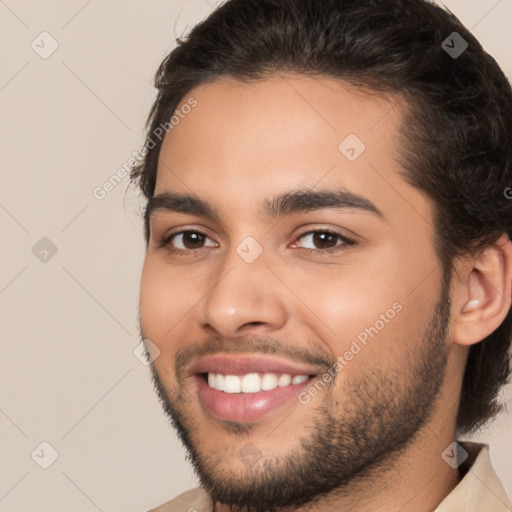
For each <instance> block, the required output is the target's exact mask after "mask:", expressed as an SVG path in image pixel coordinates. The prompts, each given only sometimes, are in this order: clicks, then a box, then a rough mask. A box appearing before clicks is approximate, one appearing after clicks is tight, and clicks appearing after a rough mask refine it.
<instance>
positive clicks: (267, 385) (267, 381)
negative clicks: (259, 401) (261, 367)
mask: <svg viewBox="0 0 512 512" xmlns="http://www.w3.org/2000/svg"><path fill="white" fill-rule="evenodd" d="M276 388H277V377H276V376H275V375H274V374H273V373H265V375H263V378H262V379H261V390H262V391H270V390H272V389H276Z"/></svg>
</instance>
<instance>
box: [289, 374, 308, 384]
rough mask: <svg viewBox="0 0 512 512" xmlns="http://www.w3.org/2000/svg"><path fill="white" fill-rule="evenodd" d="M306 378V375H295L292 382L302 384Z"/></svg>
mask: <svg viewBox="0 0 512 512" xmlns="http://www.w3.org/2000/svg"><path fill="white" fill-rule="evenodd" d="M307 380H308V376H307V375H295V377H293V379H292V384H302V383H303V382H306V381H307Z"/></svg>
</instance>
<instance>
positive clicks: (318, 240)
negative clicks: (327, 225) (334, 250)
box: [313, 233, 336, 247]
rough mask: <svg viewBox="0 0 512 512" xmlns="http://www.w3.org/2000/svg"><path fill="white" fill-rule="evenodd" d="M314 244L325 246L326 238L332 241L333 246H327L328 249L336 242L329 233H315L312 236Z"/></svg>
mask: <svg viewBox="0 0 512 512" xmlns="http://www.w3.org/2000/svg"><path fill="white" fill-rule="evenodd" d="M313 236H314V238H315V239H314V242H315V245H316V244H320V245H322V244H325V243H326V239H325V238H326V237H327V238H328V239H329V238H330V239H331V241H333V242H334V243H333V244H329V243H328V244H327V245H329V247H332V246H333V245H336V240H335V236H334V235H331V234H330V233H315V234H314V235H313ZM333 239H334V240H333Z"/></svg>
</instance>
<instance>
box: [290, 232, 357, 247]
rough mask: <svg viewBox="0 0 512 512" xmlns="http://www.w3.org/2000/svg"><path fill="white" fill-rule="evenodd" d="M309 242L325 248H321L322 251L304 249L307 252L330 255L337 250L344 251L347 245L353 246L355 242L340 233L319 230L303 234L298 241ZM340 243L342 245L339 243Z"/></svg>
mask: <svg viewBox="0 0 512 512" xmlns="http://www.w3.org/2000/svg"><path fill="white" fill-rule="evenodd" d="M301 239H303V240H307V239H309V242H310V243H311V242H312V243H313V245H316V246H325V245H327V247H320V249H311V248H307V247H302V249H304V250H305V251H307V252H316V253H330V252H333V251H336V250H343V249H345V248H346V246H347V245H353V244H354V243H355V242H354V241H353V240H350V239H349V238H347V237H346V236H344V235H342V234H341V233H338V232H337V231H331V230H328V229H327V230H326V229H317V230H313V231H308V232H307V233H303V234H302V235H300V236H299V238H298V240H301ZM338 241H340V243H337V242H338Z"/></svg>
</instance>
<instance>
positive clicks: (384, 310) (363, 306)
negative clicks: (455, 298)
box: [305, 253, 441, 367]
mask: <svg viewBox="0 0 512 512" xmlns="http://www.w3.org/2000/svg"><path fill="white" fill-rule="evenodd" d="M390 256H392V255H390V254H387V255H386V254H384V253H383V254H380V257H379V258H376V259H373V261H371V262H370V261H368V262H367V263H368V264H367V265H362V266H358V267H357V268H356V267H354V268H348V267H347V268H344V269H339V271H338V272H337V273H336V272H333V273H332V274H331V275H330V276H324V277H322V278H320V279H319V278H318V276H317V279H316V280H315V286H314V287H309V290H310V291H308V297H307V300H306V301H305V302H306V303H307V304H311V305H312V309H313V310H314V312H315V314H316V317H317V319H316V320H315V323H316V325H317V332H318V333H322V336H324V335H325V338H324V340H326V342H327V343H328V345H329V347H328V348H329V351H330V352H331V353H332V354H333V355H334V356H335V357H337V356H340V355H343V354H345V353H346V352H347V351H352V355H351V354H347V356H348V357H347V358H350V360H355V359H357V360H358V361H359V362H360V364H366V363H367V362H368V361H369V360H379V361H383V360H386V361H389V364H394V363H393V361H394V360H398V359H403V357H404V352H405V351H406V350H407V349H409V348H411V347H413V346H414V344H416V343H418V342H419V341H420V340H421V336H422V335H423V333H424V330H425V328H426V326H427V324H428V322H429V320H430V316H431V314H432V312H433V310H434V307H435V304H436V302H437V299H438V296H439V292H440V289H439V283H440V280H441V274H440V270H439V269H437V270H435V271H434V272H431V273H430V275H429V276H428V278H426V279H425V276H424V274H426V272H425V271H423V272H422V271H421V269H422V268H427V267H428V265H427V264H426V262H425V261H418V260H416V261H414V259H413V258H407V259H404V260H400V259H398V258H396V257H394V258H392V257H390ZM395 256H396V255H395ZM411 261H412V262H413V263H411ZM434 268H435V267H434ZM327 327H328V329H327ZM358 346H359V347H360V349H359V348H358ZM370 347H371V348H370ZM355 353H357V356H354V354H355ZM352 366H353V367H355V366H357V364H355V365H352Z"/></svg>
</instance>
